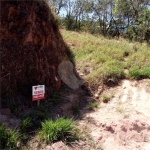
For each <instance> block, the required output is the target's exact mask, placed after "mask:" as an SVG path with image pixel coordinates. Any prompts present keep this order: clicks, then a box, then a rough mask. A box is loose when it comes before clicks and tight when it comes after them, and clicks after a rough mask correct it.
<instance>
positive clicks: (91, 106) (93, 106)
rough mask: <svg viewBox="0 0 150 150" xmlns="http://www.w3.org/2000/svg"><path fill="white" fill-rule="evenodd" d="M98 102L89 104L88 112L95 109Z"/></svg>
mask: <svg viewBox="0 0 150 150" xmlns="http://www.w3.org/2000/svg"><path fill="white" fill-rule="evenodd" d="M99 104H100V103H99V102H92V103H90V104H89V109H90V110H94V109H95V108H97V107H98V106H99Z"/></svg>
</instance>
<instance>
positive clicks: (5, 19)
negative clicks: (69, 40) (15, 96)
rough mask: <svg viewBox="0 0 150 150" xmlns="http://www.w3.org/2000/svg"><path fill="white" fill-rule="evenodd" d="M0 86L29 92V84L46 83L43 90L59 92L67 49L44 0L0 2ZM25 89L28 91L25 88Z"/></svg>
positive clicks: (7, 90)
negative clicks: (61, 63)
mask: <svg viewBox="0 0 150 150" xmlns="http://www.w3.org/2000/svg"><path fill="white" fill-rule="evenodd" d="M0 3H1V14H0V17H1V19H0V20H1V23H0V43H1V49H0V51H1V66H2V70H1V88H2V91H1V92H2V94H3V93H11V92H14V91H16V90H18V88H19V90H20V91H21V90H22V91H24V92H25V93H31V86H32V85H35V84H45V85H46V93H47V94H50V93H51V92H53V91H58V90H59V88H60V86H61V79H60V78H59V76H58V74H57V67H58V65H59V63H60V62H62V61H63V60H67V55H66V54H67V48H66V45H65V43H64V41H63V39H62V36H61V34H60V32H59V29H58V27H57V26H58V25H57V20H56V19H55V18H54V16H53V14H52V12H51V10H50V8H49V6H48V4H47V2H46V1H45V0H37V1H18V0H16V1H1V2H0ZM27 89H28V91H27Z"/></svg>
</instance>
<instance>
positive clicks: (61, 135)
mask: <svg viewBox="0 0 150 150" xmlns="http://www.w3.org/2000/svg"><path fill="white" fill-rule="evenodd" d="M74 131H75V127H74V125H73V122H72V119H66V118H57V119H56V120H55V121H52V120H46V121H44V122H42V129H41V130H40V131H39V135H40V137H41V139H42V140H44V141H46V142H47V143H51V142H53V141H56V140H63V141H67V140H69V139H72V138H73V139H76V138H77V136H76V132H74Z"/></svg>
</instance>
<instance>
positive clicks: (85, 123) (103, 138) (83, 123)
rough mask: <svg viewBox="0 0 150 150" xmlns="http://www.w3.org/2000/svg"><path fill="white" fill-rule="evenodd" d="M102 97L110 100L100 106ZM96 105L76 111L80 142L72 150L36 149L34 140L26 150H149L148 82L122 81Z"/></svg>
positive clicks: (58, 147)
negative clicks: (93, 107)
mask: <svg viewBox="0 0 150 150" xmlns="http://www.w3.org/2000/svg"><path fill="white" fill-rule="evenodd" d="M102 95H108V96H111V97H112V98H111V100H110V101H109V102H108V103H103V102H102ZM87 98H88V97H87ZM98 101H99V102H101V103H100V105H99V107H98V108H97V109H96V110H95V111H89V109H88V107H86V108H84V109H82V110H81V111H80V114H81V116H82V118H81V119H79V120H77V121H76V122H77V126H78V128H79V129H80V130H81V132H82V133H81V137H82V138H81V140H80V141H76V142H75V143H74V144H73V145H72V147H70V146H67V145H65V143H63V142H57V143H54V144H53V145H46V146H44V145H43V146H42V147H41V148H39V147H38V145H39V142H40V141H39V140H37V139H35V138H34V139H33V140H31V141H30V142H29V145H30V146H29V147H30V148H31V147H32V149H33V150H35V149H41V150H81V149H82V150H150V79H144V80H139V81H133V80H132V81H130V80H122V81H121V82H120V84H119V85H118V86H116V87H111V88H109V89H107V90H105V91H103V93H101V95H99V100H98ZM5 119H6V120H8V119H7V118H4V120H5ZM9 120H10V119H9ZM41 144H42V143H41ZM32 145H33V146H32ZM36 145H37V146H36Z"/></svg>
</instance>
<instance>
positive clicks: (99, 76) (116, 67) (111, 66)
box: [61, 30, 150, 86]
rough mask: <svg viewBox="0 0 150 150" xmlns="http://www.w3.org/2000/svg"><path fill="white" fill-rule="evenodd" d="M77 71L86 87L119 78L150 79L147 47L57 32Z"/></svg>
mask: <svg viewBox="0 0 150 150" xmlns="http://www.w3.org/2000/svg"><path fill="white" fill-rule="evenodd" d="M61 33H62V35H63V38H64V40H65V41H66V43H67V44H68V46H69V47H70V49H71V51H72V53H73V55H74V57H72V56H71V60H73V61H74V62H75V64H76V68H77V70H78V71H79V72H80V73H81V75H83V76H84V79H85V80H86V81H87V82H89V84H90V85H91V86H92V85H97V84H100V83H101V84H107V85H111V84H116V83H118V82H119V81H120V80H121V79H143V78H150V62H149V58H150V46H149V45H147V44H146V43H137V42H129V41H127V40H125V39H121V38H120V39H107V38H105V37H103V36H93V35H91V34H88V33H77V32H71V31H66V30H61Z"/></svg>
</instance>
